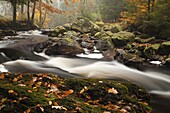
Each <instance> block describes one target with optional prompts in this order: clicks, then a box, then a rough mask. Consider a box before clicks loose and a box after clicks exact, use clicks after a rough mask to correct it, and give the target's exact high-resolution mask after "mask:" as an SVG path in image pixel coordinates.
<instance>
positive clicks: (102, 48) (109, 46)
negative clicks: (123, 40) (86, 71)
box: [96, 40, 114, 51]
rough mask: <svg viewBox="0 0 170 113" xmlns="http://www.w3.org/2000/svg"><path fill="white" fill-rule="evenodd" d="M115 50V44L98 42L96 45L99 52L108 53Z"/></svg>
mask: <svg viewBox="0 0 170 113" xmlns="http://www.w3.org/2000/svg"><path fill="white" fill-rule="evenodd" d="M113 48H114V46H113V44H111V43H110V42H109V41H106V40H98V41H97V43H96V49H97V50H99V51H106V50H110V49H113Z"/></svg>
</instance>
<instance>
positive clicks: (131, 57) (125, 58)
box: [114, 49, 144, 69]
mask: <svg viewBox="0 0 170 113" xmlns="http://www.w3.org/2000/svg"><path fill="white" fill-rule="evenodd" d="M114 58H115V59H116V60H117V61H119V62H121V63H123V64H125V65H127V66H130V67H133V68H137V69H140V68H141V67H142V63H143V61H144V59H143V58H141V57H139V56H138V55H136V54H131V53H127V52H126V51H124V50H123V49H116V55H115V56H114Z"/></svg>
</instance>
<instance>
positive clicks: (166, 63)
mask: <svg viewBox="0 0 170 113" xmlns="http://www.w3.org/2000/svg"><path fill="white" fill-rule="evenodd" d="M165 65H166V66H168V67H170V57H169V58H167V59H166V60H165Z"/></svg>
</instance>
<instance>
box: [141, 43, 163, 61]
mask: <svg viewBox="0 0 170 113" xmlns="http://www.w3.org/2000/svg"><path fill="white" fill-rule="evenodd" d="M159 47H160V44H153V45H151V46H149V47H146V48H145V50H144V54H145V56H146V57H147V58H149V59H151V60H152V59H153V60H155V59H157V58H158V56H157V55H156V54H157V52H158V49H159Z"/></svg>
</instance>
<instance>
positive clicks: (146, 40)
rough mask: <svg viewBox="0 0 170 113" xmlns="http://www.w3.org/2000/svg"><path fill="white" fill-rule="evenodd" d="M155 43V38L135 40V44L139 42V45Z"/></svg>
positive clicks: (137, 38)
mask: <svg viewBox="0 0 170 113" xmlns="http://www.w3.org/2000/svg"><path fill="white" fill-rule="evenodd" d="M153 41H155V37H150V38H146V39H142V38H140V37H136V38H135V42H137V43H151V42H153Z"/></svg>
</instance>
